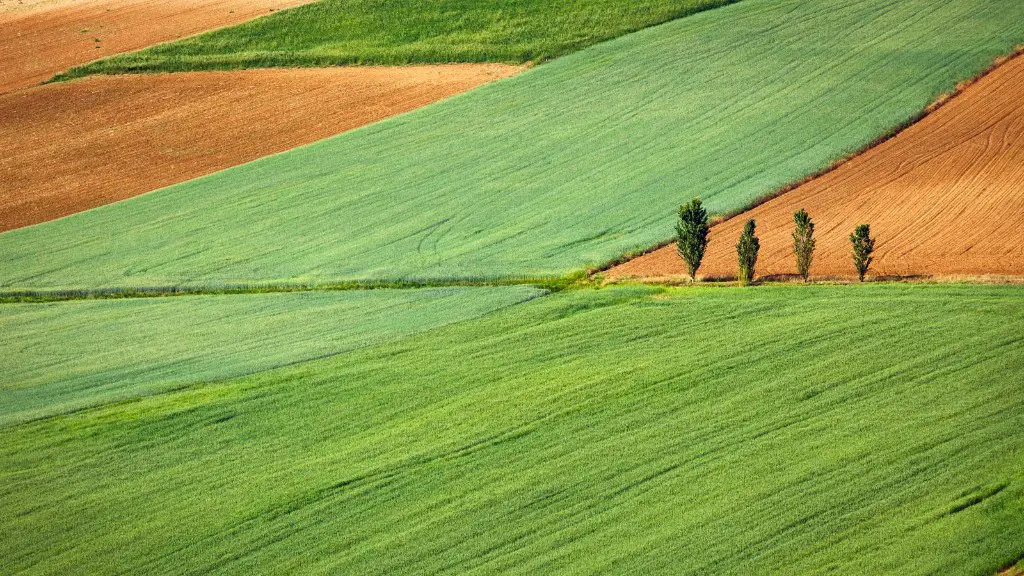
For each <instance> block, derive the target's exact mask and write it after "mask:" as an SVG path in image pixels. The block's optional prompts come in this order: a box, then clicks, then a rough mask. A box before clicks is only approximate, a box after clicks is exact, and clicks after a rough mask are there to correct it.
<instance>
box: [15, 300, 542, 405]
mask: <svg viewBox="0 0 1024 576" xmlns="http://www.w3.org/2000/svg"><path fill="white" fill-rule="evenodd" d="M542 293H543V291H540V290H537V289H534V288H530V287H526V286H521V287H515V288H474V289H466V288H454V289H423V290H373V291H347V292H310V293H297V294H260V295H234V296H190V297H182V298H148V299H123V300H94V301H80V302H65V303H59V304H8V305H2V306H0V335H2V336H0V425H4V424H10V423H12V422H20V421H25V420H26V419H30V418H40V417H46V416H52V415H55V414H59V413H62V412H68V411H72V410H77V409H81V408H83V407H87V406H95V405H97V404H103V403H109V402H113V401H117V400H123V399H127V398H133V397H137V396H140V395H145V394H153V393H156V392H160V391H165V390H167V389H169V388H174V387H182V386H187V385H189V384H192V383H195V382H202V381H209V380H214V379H222V378H228V377H232V376H239V375H242V374H248V373H253V372H259V371H263V370H268V369H271V368H277V367H280V366H282V365H287V364H292V363H295V362H301V361H305V360H309V359H311V358H319V357H324V356H330V355H334V354H339V353H342V352H346V351H350V350H353V349H356V348H359V347H363V346H368V345H371V344H376V343H379V342H382V341H385V340H391V339H396V338H399V337H403V336H408V335H410V334H415V333H417V332H422V331H423V330H427V329H430V328H435V327H437V326H443V325H445V324H449V323H452V322H457V321H460V320H466V319H469V318H474V317H477V316H480V315H481V314H486V313H488V312H491V311H493V310H496V309H499V308H502V307H505V306H509V305H512V304H516V303H519V302H522V301H524V300H527V299H530V298H533V297H536V296H538V295H540V294H542Z"/></svg>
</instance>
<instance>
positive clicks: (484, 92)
mask: <svg viewBox="0 0 1024 576" xmlns="http://www.w3.org/2000/svg"><path fill="white" fill-rule="evenodd" d="M1022 41H1024V4H1022V3H1020V2H1015V1H1009V0H1007V1H999V2H991V1H981V0H954V1H942V2H940V1H937V0H933V1H921V2H901V3H890V2H885V1H882V0H856V1H854V0H846V1H842V2H835V1H831V0H830V1H825V0H799V1H797V0H787V1H783V2H777V1H767V0H747V1H744V2H741V3H738V4H734V5H731V6H727V7H724V8H720V9H716V10H712V11H708V12H703V13H700V14H697V15H694V16H691V17H689V18H685V19H682V20H678V21H674V22H670V23H668V24H664V25H662V26H658V27H655V28H650V29H647V30H644V31H641V32H638V33H635V34H631V35H629V36H626V37H623V38H620V39H617V40H613V41H610V42H607V43H604V44H601V45H598V46H594V47H592V48H589V49H586V50H583V51H581V52H577V53H575V54H571V55H569V56H566V57H564V58H560V59H558V60H555V61H553V62H551V63H548V64H545V65H543V66H539V67H537V68H534V69H533V70H530V71H528V72H526V73H524V74H522V75H520V76H518V77H515V78H512V79H509V80H505V81H500V82H496V83H493V84H491V85H488V86H486V87H484V88H482V89H480V90H477V91H474V92H473V93H471V94H467V95H463V96H460V97H456V98H452V99H450V100H447V101H445V102H443V103H441V104H439V105H436V106H431V107H428V108H425V109H421V110H419V111H416V112H412V113H410V114H407V115H404V116H401V117H398V118H395V119H391V120H387V121H384V122H381V123H378V124H375V125H372V126H369V127H366V128H363V129H360V130H356V131H353V132H350V133H347V134H345V135H342V136H339V137H337V138H334V139H330V140H327V141H324V142H321V143H318V144H314V145H311V146H308V147H305V148H301V149H298V150H294V151H291V152H288V153H284V154H281V155H278V156H274V157H271V158H267V159H264V160H260V161H256V162H253V163H251V164H248V165H246V166H242V167H239V168H235V169H231V170H226V171H223V172H220V173H217V174H215V175H212V176H209V177H206V178H202V179H199V180H196V181H192V182H189V183H186V184H182V185H178V186H175V187H172V188H168V189H165V190H162V191H158V192H156V193H153V194H149V195H145V196H142V197H138V198H135V199H131V200H128V201H126V202H122V203H118V204H115V205H110V206H106V207H102V208H99V209H96V210H93V211H90V212H86V213H82V214H79V215H75V216H72V217H69V218H66V219H63V220H59V221H56V222H52V223H47V224H43V225H39V226H34V227H30V228H26V229H22V230H15V231H12V232H8V233H5V234H3V235H2V236H0V254H2V255H3V259H2V263H0V286H2V287H3V288H5V289H7V290H11V289H46V288H57V287H62V288H90V289H91V288H101V287H121V286H164V285H179V284H189V285H201V286H218V285H222V284H244V283H250V282H281V283H291V282H301V283H320V282H329V281H338V280H399V279H431V280H450V279H474V278H476V279H479V278H499V277H510V276H511V277H521V276H556V275H561V274H566V273H568V272H571V271H574V270H579V269H581V268H584V267H587V266H596V265H600V264H603V263H604V262H606V261H608V260H610V259H613V258H616V257H618V256H620V255H622V254H623V253H625V252H628V251H631V250H637V249H641V248H645V247H648V246H650V245H653V244H656V243H657V242H659V241H663V240H665V239H666V238H667V237H668V236H670V235H671V233H672V232H671V230H672V220H673V214H674V210H675V208H676V207H677V206H678V204H679V203H680V202H681V201H683V200H686V199H688V198H690V197H693V196H696V195H700V196H702V197H703V198H705V199H706V201H707V204H708V205H709V206H710V208H711V209H712V210H714V211H716V212H727V211H732V210H736V209H738V208H740V207H742V206H744V205H746V204H747V203H749V202H751V201H752V200H754V199H756V198H758V197H761V196H763V195H765V194H768V193H770V192H772V191H773V190H775V189H777V188H778V187H779V186H782V185H783V184H786V183H788V182H791V181H793V180H796V179H799V178H801V177H803V176H804V175H806V174H808V173H811V172H813V171H815V170H817V169H820V168H822V167H824V166H826V165H828V164H829V163H831V162H832V161H833V160H834V159H836V158H837V157H841V156H844V155H846V154H848V153H850V152H852V151H854V150H856V149H858V148H859V147H861V146H863V145H865V144H866V143H868V142H870V141H871V140H873V139H874V138H876V137H877V136H878V135H879V134H881V133H883V132H885V131H886V130H889V129H891V128H892V127H894V126H896V125H898V124H900V123H901V122H903V121H905V120H906V119H907V118H909V117H911V116H913V115H914V114H916V113H917V112H919V111H920V110H921V109H923V108H924V107H925V106H926V105H927V104H928V103H930V102H931V101H933V100H934V99H935V98H936V97H937V96H938V95H939V94H940V93H942V92H945V91H948V90H950V89H952V88H953V86H954V84H955V83H956V82H957V81H959V80H962V79H964V78H968V77H971V76H973V75H974V74H976V73H978V72H979V71H980V70H982V69H983V68H985V67H986V66H987V65H988V64H989V63H990V62H991V60H992V59H993V58H994V57H995V56H996V55H998V54H1001V53H1005V52H1007V51H1009V50H1010V48H1011V47H1012V46H1014V45H1015V44H1017V43H1020V42H1022ZM68 239H73V240H71V241H69V240H68Z"/></svg>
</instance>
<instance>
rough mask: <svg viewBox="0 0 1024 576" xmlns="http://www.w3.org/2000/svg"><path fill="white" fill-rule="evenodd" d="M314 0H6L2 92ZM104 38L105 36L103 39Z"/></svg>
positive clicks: (1, 9) (0, 7) (0, 1)
mask: <svg viewBox="0 0 1024 576" xmlns="http://www.w3.org/2000/svg"><path fill="white" fill-rule="evenodd" d="M310 1H311V0H0V30H3V34H2V35H0V54H3V61H4V64H3V66H0V93H4V92H11V91H14V90H18V89H21V88H26V87H28V86H33V85H35V84H38V83H40V82H44V81H46V80H49V79H50V78H52V77H53V76H54V75H55V74H57V73H59V72H63V71H64V70H67V69H68V68H71V67H72V66H77V65H79V64H85V63H87V62H91V61H93V60H97V59H99V58H103V57H106V56H111V55H113V54H117V53H120V52H129V51H132V50H139V49H141V48H145V47H147V46H151V45H153V44H158V43H160V42H168V41H171V40H176V39H178V38H182V37H184V36H191V35H194V34H198V33H200V32H205V31H207V30H211V29H214V28H221V27H224V26H230V25H233V24H238V23H241V22H245V21H247V20H252V19H253V18H256V17H258V16H264V15H266V14H269V13H270V11H271V10H272V9H273V10H278V9H281V8H289V7H292V6H297V5H299V4H305V3H307V2H310ZM97 40H98V41H97Z"/></svg>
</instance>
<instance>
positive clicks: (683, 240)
mask: <svg viewBox="0 0 1024 576" xmlns="http://www.w3.org/2000/svg"><path fill="white" fill-rule="evenodd" d="M710 231H711V226H710V225H709V224H708V212H707V210H705V209H704V206H702V205H701V203H700V198H694V199H693V200H692V201H690V203H688V204H683V205H682V206H680V207H679V222H677V223H676V252H677V253H678V254H679V257H680V258H682V259H683V261H684V262H686V269H687V271H688V272H689V273H690V280H691V281H693V280H696V278H697V269H698V268H700V262H701V260H703V259H704V250H705V249H707V247H708V232H710Z"/></svg>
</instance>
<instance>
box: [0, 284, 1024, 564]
mask: <svg viewBox="0 0 1024 576" xmlns="http://www.w3.org/2000/svg"><path fill="white" fill-rule="evenodd" d="M1022 334H1024V291H1022V290H1021V289H1020V288H1019V287H985V286H971V287H959V286H909V285H869V286H831V287H822V286H807V287H805V286H795V287H762V288H756V289H747V290H742V289H733V288H715V289H687V290H679V291H658V290H652V289H643V288H616V289H605V290H599V291H592V290H587V291H570V292H563V293H560V294H556V295H553V296H549V297H546V298H542V299H536V300H533V301H531V302H529V303H526V304H523V305H520V306H516V307H512V308H507V309H505V310H503V311H501V312H498V313H496V314H492V315H489V316H486V317H484V318H481V319H478V320H473V321H469V322H465V323H460V324H457V325H454V326H449V327H446V328H441V329H439V330H434V331H430V332H427V333H424V334H420V335H417V336H413V337H411V338H408V339H403V340H400V341H397V342H394V343H386V344H383V345H380V346H375V347H372V348H366V349H362V350H359V351H355V352H353V353H350V354H346V355H344V356H339V357H335V358H331V359H325V360H320V361H315V362H310V363H305V364H301V365H298V366H293V367H288V368H283V369H280V370H276V371H274V372H268V373H263V374H260V375H257V376H252V377H247V378H243V379H237V380H231V381H225V382H221V383H217V384H213V385H208V386H203V387H195V388H193V389H190V390H187V391H182V392H173V393H165V394H159V395H156V396H151V397H148V398H145V399H142V400H140V401H138V402H134V403H131V404H122V405H114V406H108V407H104V408H102V409H97V410H90V411H85V412H80V413H77V414H72V415H67V416H62V417H59V418H55V419H52V420H48V421H42V422H34V423H29V424H24V425H20V426H15V427H6V428H3V429H0V480H2V482H0V536H2V537H0V571H2V572H5V573H14V572H20V571H23V570H24V571H25V572H26V573H48V572H63V571H67V570H68V569H70V568H71V567H73V568H74V570H75V571H76V572H80V573H81V572H100V573H110V572H114V571H118V572H131V573H138V572H162V573H189V572H196V573H198V572H210V571H215V572H223V573H238V574H243V573H253V572H262V573H267V572H280V573H286V572H287V573H294V572H310V573H313V572H316V573H340V574H388V575H393V574H496V573H501V574H638V573H642V574H738V575H739V574H742V575H745V576H746V575H750V574H821V573H827V572H832V573H838V574H872V575H874V574H899V575H901V576H907V575H914V574H956V575H958V576H959V575H971V574H977V575H984V576H991V575H992V574H993V573H994V572H995V571H996V570H997V569H998V568H1000V567H1002V566H1007V565H1010V564H1011V563H1012V562H1014V561H1016V560H1017V559H1019V558H1020V557H1021V556H1022V555H1024V396H1022V394H1021V380H1020V375H1021V374H1022V373H1024V339H1022V338H1021V335H1022Z"/></svg>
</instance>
